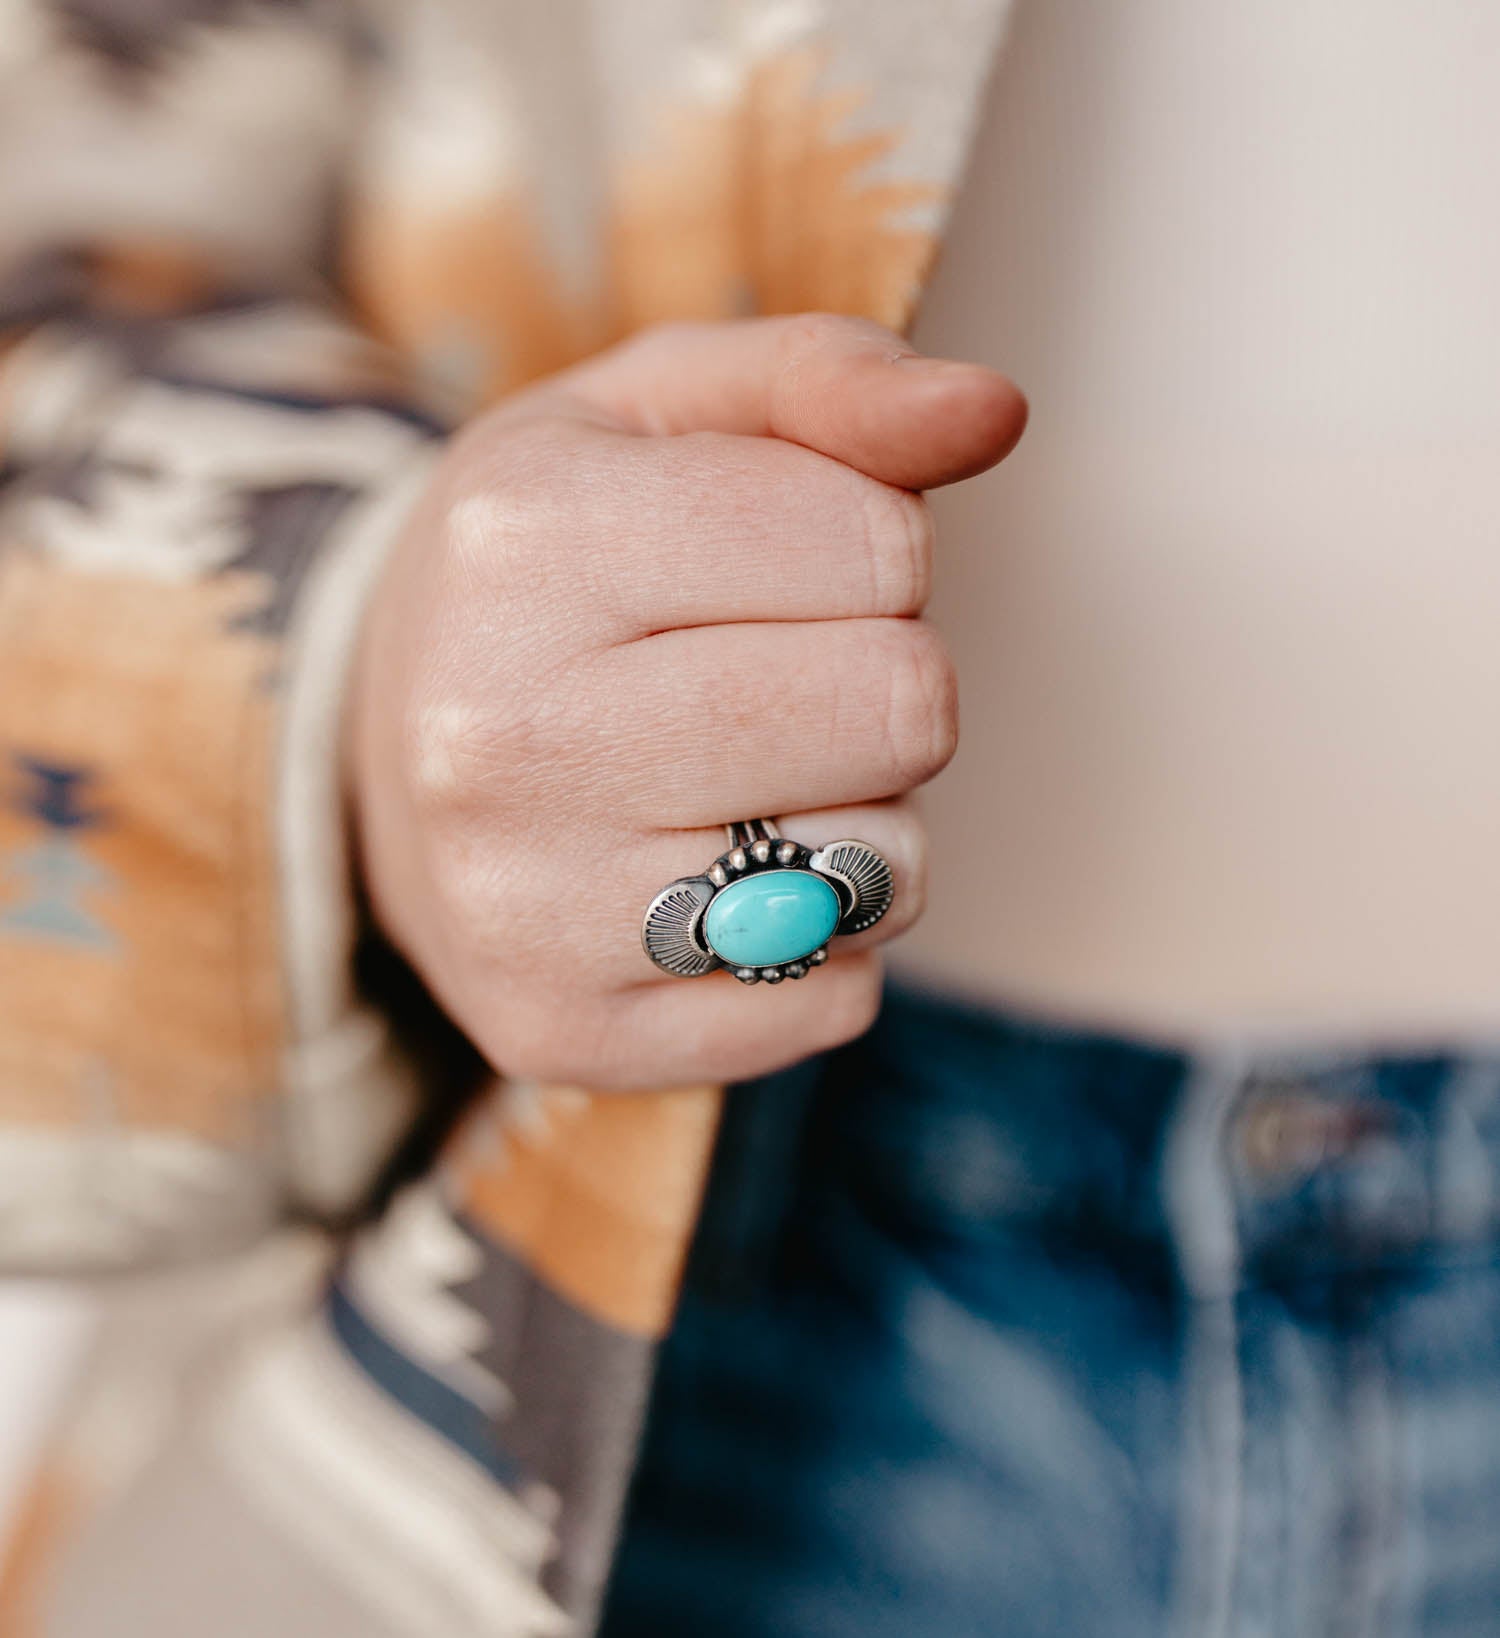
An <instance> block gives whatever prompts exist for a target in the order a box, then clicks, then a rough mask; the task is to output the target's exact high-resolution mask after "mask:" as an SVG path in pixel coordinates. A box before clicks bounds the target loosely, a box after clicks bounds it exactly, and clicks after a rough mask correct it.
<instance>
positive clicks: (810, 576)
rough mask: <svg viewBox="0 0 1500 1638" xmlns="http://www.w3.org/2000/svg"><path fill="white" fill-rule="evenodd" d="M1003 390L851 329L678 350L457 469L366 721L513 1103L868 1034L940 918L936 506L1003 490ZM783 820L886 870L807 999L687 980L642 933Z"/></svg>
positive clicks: (428, 953) (358, 709) (375, 782)
mask: <svg viewBox="0 0 1500 1638" xmlns="http://www.w3.org/2000/svg"><path fill="white" fill-rule="evenodd" d="M1024 421H1025V404H1024V401H1023V400H1022V399H1021V397H1020V395H1019V394H1018V393H1017V391H1016V390H1015V388H1014V387H1012V386H1011V385H1010V384H1009V382H1007V381H1006V380H1005V379H1004V378H1003V377H1001V376H998V375H996V374H994V373H993V372H992V371H989V370H985V369H981V368H978V367H976V366H971V365H964V364H953V363H945V362H939V361H934V360H929V359H924V358H921V357H918V356H917V355H915V354H914V353H913V352H912V351H911V349H910V348H909V347H908V346H907V345H906V344H905V343H904V342H903V341H901V340H900V339H899V338H898V337H896V336H894V335H892V334H890V333H889V332H888V331H885V330H881V329H879V328H877V327H876V326H874V325H870V324H866V323H862V322H859V321H855V320H845V319H834V318H827V317H806V318H794V319H766V320H750V321H745V322H741V323H732V324H722V325H701V326H681V327H671V328H667V329H661V330H655V331H651V332H649V333H647V334H646V335H644V336H642V337H641V338H640V339H638V340H635V341H633V342H630V343H628V344H627V345H625V346H623V347H620V348H617V349H615V350H614V351H612V352H609V353H606V354H603V355H601V356H599V357H598V358H596V359H594V360H592V361H590V362H589V363H587V364H585V365H582V366H580V367H579V368H576V369H573V370H570V371H568V372H566V373H565V374H562V375H559V376H557V377H554V378H553V379H551V380H550V381H547V382H545V383H543V384H541V385H540V386H537V387H535V388H532V389H530V390H528V391H526V392H524V393H521V394H518V395H517V396H515V397H514V398H512V399H510V400H508V401H507V402H506V403H505V404H503V405H502V406H501V407H500V408H498V409H496V410H495V411H493V412H492V413H490V414H488V415H486V416H485V417H483V418H482V419H480V420H478V421H476V422H475V423H474V424H472V425H471V426H470V427H469V428H467V430H465V431H464V432H463V433H462V434H461V435H460V436H459V437H458V438H457V439H456V440H455V441H454V444H453V446H452V448H451V449H450V451H449V452H448V453H447V455H446V456H445V458H444V460H443V462H442V463H441V465H440V467H439V469H438V473H437V475H436V478H435V479H434V481H433V483H432V485H431V487H430V488H429V490H428V493H427V495H426V497H425V500H424V501H423V503H422V505H421V506H420V507H419V508H418V511H417V513H416V515H415V516H414V517H413V519H412V520H411V523H410V525H409V527H408V529H407V532H406V535H405V537H404V539H403V540H402V542H401V544H400V545H399V547H398V549H397V551H396V553H395V555H394V557H393V558H392V560H391V562H390V564H389V567H388V568H387V570H386V572H385V575H384V578H383V580H382V582H381V585H380V586H379V588H378V590H377V593H376V596H375V599H374V602H373V604H372V606H371V609H370V612H369V616H368V621H367V625H366V629H365V632H364V635H363V641H362V644H361V650H360V657H359V663H358V666H357V673H356V679H355V688H354V695H353V699H352V708H351V719H350V742H349V746H350V765H351V769H352V783H353V793H354V804H355V814H356V820H357V825H358V829H359V834H360V844H361V850H362V858H363V865H364V869H365V873H366V878H367V881H368V884H369V890H370V894H371V898H372V901H373V903H374V906H375V909H376V913H377V915H378V916H379V918H380V920H381V922H382V925H383V926H384V928H385V930H386V931H387V933H388V934H389V936H390V937H391V938H392V939H393V940H394V942H395V943H396V944H397V945H398V946H399V947H400V948H401V949H402V950H403V951H404V953H405V954H406V956H407V957H408V959H409V960H410V961H411V962H412V963H413V964H414V965H415V967H416V968H417V969H418V971H419V972H421V974H422V975H423V976H424V978H425V979H426V981H427V983H428V984H429V985H430V986H431V988H432V990H433V991H434V993H435V994H436V995H437V997H438V998H439V1000H440V1001H441V1002H442V1003H443V1004H444V1006H446V1008H447V1009H448V1010H449V1012H450V1013H451V1014H452V1015H453V1017H454V1018H456V1019H457V1021H458V1022H459V1023H460V1024H461V1025H462V1026H463V1028H464V1029H465V1030H467V1031H468V1033H469V1034H470V1036H471V1037H472V1038H473V1040H474V1041H475V1042H476V1044H477V1045H478V1046H479V1048H480V1049H481V1051H483V1052H484V1053H485V1054H486V1056H487V1057H488V1058H489V1059H490V1060H491V1062H492V1063H494V1064H495V1066H496V1067H497V1068H499V1069H501V1070H503V1071H506V1072H508V1073H512V1074H518V1075H528V1076H538V1077H541V1078H543V1079H546V1080H551V1081H566V1082H574V1083H580V1084H584V1085H588V1086H593V1087H601V1088H602V1087H629V1086H639V1085H675V1084H686V1083H691V1082H700V1081H723V1080H735V1079H741V1078H744V1077H747V1076H751V1075H757V1074H761V1073H765V1072H768V1071H770V1070H772V1069H776V1068H779V1067H781V1066H783V1065H785V1064H788V1063H791V1062H793V1061H795V1060H796V1059H798V1058H800V1057H804V1056H806V1055H807V1054H809V1053H812V1052H816V1051H819V1050H822V1049H824V1048H827V1047H831V1046H834V1045H836V1044H838V1043H839V1042H841V1041H844V1040H846V1039H848V1038H850V1037H851V1036H853V1035H856V1034H858V1033H859V1032H860V1031H862V1030H863V1029H864V1028H865V1027H866V1026H867V1025H868V1024H869V1022H870V1020H871V1019H872V1018H873V1016H874V1012H875V1009H876V1006H877V1004H878V999H879V987H880V973H879V956H878V952H877V949H876V946H877V945H878V944H880V943H882V942H884V941H885V940H886V939H889V938H891V937H893V936H894V935H895V934H897V933H899V932H901V931H902V929H903V928H905V927H907V926H908V925H910V923H911V922H912V921H913V919H914V918H915V917H916V916H917V915H918V913H919V912H920V909H921V905H922V897H923V874H924V841H923V835H922V829H921V826H920V823H919V821H918V819H917V817H916V815H915V814H914V812H913V810H912V808H911V806H910V804H909V801H908V795H909V793H910V792H911V791H912V790H913V789H914V788H915V787H917V786H919V785H921V784H922V783H923V782H924V781H926V780H928V779H930V778H931V777H932V776H933V775H934V774H935V773H936V772H937V771H938V770H939V769H940V768H941V767H942V766H943V765H944V764H945V763H946V762H947V760H948V758H949V757H950V756H951V755H952V754H953V749H954V744H955V741H956V737H957V732H958V711H957V700H956V690H955V685H954V677H953V668H952V666H951V664H950V662H949V660H948V656H947V654H946V653H945V652H944V649H943V645H942V643H941V642H940V641H939V639H938V638H937V636H936V634H935V633H934V632H933V630H932V628H931V627H930V626H927V625H925V624H923V622H922V621H921V620H920V619H919V618H918V616H919V615H920V613H921V610H922V607H923V605H924V603H925V602H926V600H927V594H928V587H929V582H930V579H931V573H932V552H933V532H932V523H931V519H930V516H929V513H928V509H927V507H926V505H925V503H924V502H923V500H922V499H921V497H920V495H919V494H918V493H917V492H918V491H920V490H922V489H926V488H930V487H932V486H934V485H937V484H944V483H951V482H953V481H954V480H955V479H959V478H963V477H967V476H969V475H970V474H972V473H975V472H979V471H982V470H983V469H984V468H985V467H988V466H990V465H992V464H993V463H995V462H996V461H998V460H1000V459H1001V458H1002V457H1003V456H1004V455H1005V454H1006V453H1007V451H1008V450H1009V449H1010V448H1011V447H1012V445H1013V444H1014V443H1015V441H1016V439H1017V438H1018V437H1019V435H1020V432H1021V428H1022V426H1023V424H1024ZM761 815H764V816H767V817H773V818H775V819H776V820H777V821H778V822H779V823H780V825H781V827H782V830H783V831H784V832H785V834H787V835H788V836H792V837H795V838H796V839H797V840H799V841H802V842H807V843H811V844H817V843H820V842H825V841H829V840H832V839H833V838H835V837H839V836H857V837H859V838H861V839H862V840H864V841H867V842H869V843H871V844H872V845H873V846H875V847H876V848H878V849H879V850H880V851H881V852H882V853H883V854H885V856H886V858H887V859H889V860H890V862H891V864H892V866H893V868H894V871H895V877H896V898H895V903H894V905H893V907H892V909H891V911H890V914H889V915H888V916H887V917H886V918H885V920H884V921H882V922H881V923H880V925H879V926H878V927H877V928H874V929H872V930H871V931H870V932H868V933H866V934H863V935H861V936H859V937H856V938H852V939H847V940H843V939H841V940H838V941H836V942H835V944H834V947H833V951H832V958H831V959H830V960H829V962H828V963H827V964H826V965H825V966H824V967H822V968H820V969H819V970H818V971H817V972H815V973H813V974H811V975H810V976H809V977H808V978H807V979H806V981H805V982H803V983H800V984H783V985H780V986H779V987H777V988H775V989H770V988H767V987H766V986H764V985H761V986H757V987H755V988H753V989H747V988H745V987H743V986H741V985H740V984H738V983H736V982H735V981H734V979H733V978H732V977H731V976H729V975H728V974H727V973H716V974H714V975H712V976H710V977H706V978H699V979H686V980H685V979H674V978H669V977H667V976H666V975H665V974H663V973H661V972H659V971H658V970H657V969H656V968H655V967H653V966H652V964H651V963H650V961H649V960H648V959H647V957H646V956H645V954H644V953H643V951H642V949H641V941H640V922H641V914H642V911H643V909H644V907H645V906H646V904H647V903H648V901H649V900H650V899H651V897H652V895H653V894H654V893H655V892H656V891H657V889H658V888H660V887H661V886H662V885H663V883H665V882H667V881H669V880H670V879H671V878H673V877H675V876H681V875H687V874H691V873H693V872H695V871H699V870H702V869H703V868H704V866H705V865H706V864H707V863H708V862H709V861H710V860H711V859H712V858H714V857H715V856H716V855H717V854H718V853H720V852H722V850H723V847H724V839H723V829H722V827H723V826H724V825H725V824H726V823H728V822H730V821H732V820H736V819H747V818H753V817H757V816H761Z"/></svg>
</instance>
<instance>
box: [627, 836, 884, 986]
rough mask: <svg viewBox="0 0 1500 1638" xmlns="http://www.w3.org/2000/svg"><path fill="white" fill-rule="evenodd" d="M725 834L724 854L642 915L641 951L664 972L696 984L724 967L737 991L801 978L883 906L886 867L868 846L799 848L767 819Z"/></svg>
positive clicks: (672, 885)
mask: <svg viewBox="0 0 1500 1638" xmlns="http://www.w3.org/2000/svg"><path fill="white" fill-rule="evenodd" d="M724 829H725V831H726V833H727V835H728V837H729V850H728V851H727V852H725V853H721V854H720V855H719V857H718V858H717V859H715V860H714V862H713V863H712V864H711V865H710V866H709V867H708V869H707V870H705V871H704V872H703V874H702V875H701V876H680V877H679V878H678V879H677V880H676V881H675V882H668V883H667V885H666V886H665V887H664V888H662V890H661V892H659V893H658V894H657V895H656V897H655V898H654V899H652V901H651V903H650V904H649V905H648V906H647V907H646V915H645V919H644V921H643V922H642V924H641V943H642V945H643V946H644V947H645V951H646V954H647V955H648V956H650V958H651V959H652V960H653V961H654V962H655V963H656V965H657V966H658V967H660V968H661V969H662V971H663V972H668V973H671V974H672V975H673V976H674V977H677V978H699V977H702V975H703V974H705V973H711V972H716V971H718V969H719V968H721V967H725V968H727V969H728V970H729V971H730V972H732V973H733V974H734V976H735V977H736V978H737V979H739V981H740V982H741V983H742V984H759V983H762V982H764V983H767V984H779V983H780V982H781V981H782V979H784V978H805V977H806V976H807V974H808V973H809V972H810V971H811V970H812V969H813V968H814V967H819V966H821V965H822V964H823V963H824V962H825V961H826V960H827V959H828V941H829V939H830V938H832V937H834V936H836V935H837V936H847V935H849V934H851V933H862V932H864V931H865V929H866V928H869V927H873V926H874V925H875V923H876V922H877V921H879V920H880V918H881V917H882V916H883V915H884V914H885V913H886V911H887V910H889V909H890V907H891V900H892V899H893V898H894V897H895V891H896V889H895V881H894V878H893V876H892V874H891V867H890V865H889V864H888V863H887V862H886V860H885V858H884V857H883V856H882V855H881V854H879V853H877V852H876V851H875V849H874V848H873V847H871V846H870V845H869V843H868V842H859V841H854V840H852V839H845V840H842V841H837V842H829V843H828V844H827V845H826V846H824V847H820V848H809V847H804V846H803V845H802V843H801V842H794V841H792V840H790V839H789V838H787V837H784V836H783V835H782V834H781V832H780V831H779V830H778V829H777V828H776V826H775V824H773V823H772V821H771V820H769V819H750V820H744V821H742V822H740V823H739V824H734V825H726V826H725V827H724Z"/></svg>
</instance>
